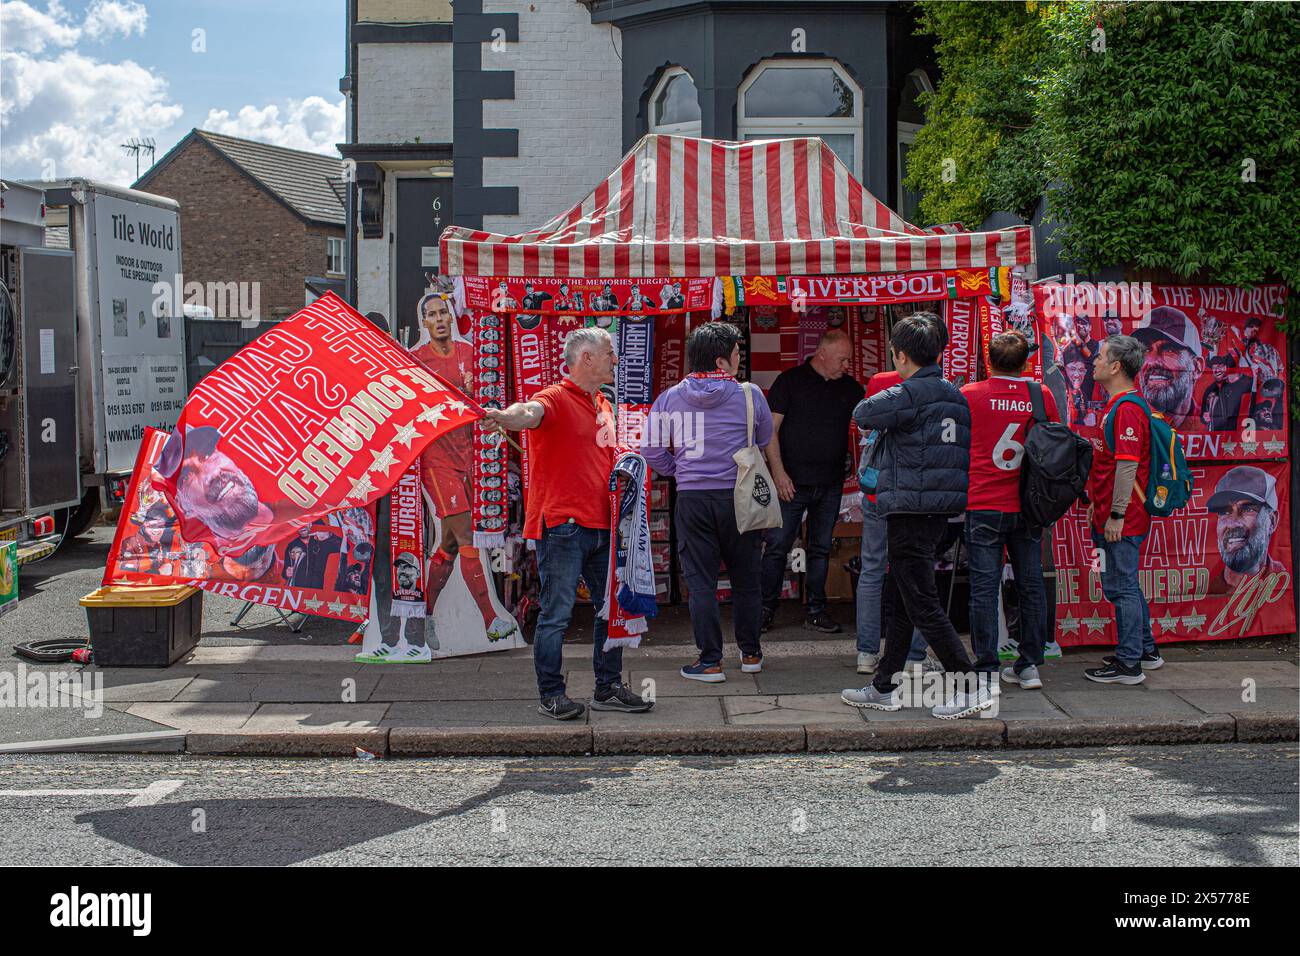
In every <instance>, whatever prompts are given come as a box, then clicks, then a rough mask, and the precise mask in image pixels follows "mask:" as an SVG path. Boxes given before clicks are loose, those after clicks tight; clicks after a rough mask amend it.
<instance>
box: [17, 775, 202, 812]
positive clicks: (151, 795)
mask: <svg viewBox="0 0 1300 956" xmlns="http://www.w3.org/2000/svg"><path fill="white" fill-rule="evenodd" d="M184 783H185V781H183V780H155V781H154V782H153V783H151V784H149V786H147V787H143V788H138V787H137V788H135V789H129V790H128V789H95V790H0V797H133V798H134V799H133V800H131V802H130V803H128V804H127V806H128V807H151V806H153V805H154V804H156V803H158V802H159V801H161V800H165V799H166V798H167V797H168V796H170V795H171V794H173V793H175V792H176V791H177V790H179V789H180V788H181V786H182V785H183V784H184Z"/></svg>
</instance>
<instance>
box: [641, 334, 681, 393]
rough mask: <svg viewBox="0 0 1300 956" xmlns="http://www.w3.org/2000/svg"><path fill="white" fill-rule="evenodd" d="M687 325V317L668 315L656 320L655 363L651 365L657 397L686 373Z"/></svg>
mask: <svg viewBox="0 0 1300 956" xmlns="http://www.w3.org/2000/svg"><path fill="white" fill-rule="evenodd" d="M687 325H688V321H687V316H685V315H666V316H664V317H663V318H662V319H656V320H655V328H654V350H653V354H654V361H653V362H651V363H650V365H651V374H652V375H653V376H654V392H653V394H655V395H658V394H659V393H660V392H662V391H665V390H666V389H670V388H672V387H673V386H674V385H676V384H677V383H678V382H680V381H681V380H682V375H683V374H684V373H685V372H686V330H687Z"/></svg>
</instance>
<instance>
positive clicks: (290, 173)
mask: <svg viewBox="0 0 1300 956" xmlns="http://www.w3.org/2000/svg"><path fill="white" fill-rule="evenodd" d="M192 135H194V136H198V137H200V138H202V139H203V140H205V141H206V142H208V143H209V144H210V145H211V146H212V147H213V148H214V149H216V150H217V151H218V152H220V153H221V154H222V155H224V156H225V157H226V158H227V159H229V160H230V161H231V162H232V163H234V164H235V165H236V166H238V167H239V168H240V169H242V170H243V171H244V172H245V173H247V174H248V175H249V176H251V177H252V178H253V179H255V180H257V182H259V183H261V185H262V186H264V187H265V188H266V189H267V190H268V191H269V192H271V193H272V194H274V195H275V196H276V197H278V198H279V199H280V200H281V201H282V202H284V203H285V204H286V205H288V206H289V207H290V208H292V209H293V210H294V211H295V212H297V213H298V214H299V215H300V216H302V217H303V218H305V219H308V220H310V221H311V222H321V223H329V224H331V225H337V226H342V225H344V224H345V216H346V212H345V210H344V208H343V203H342V202H341V201H340V200H339V194H336V193H335V191H334V189H333V188H331V186H330V180H334V182H335V183H336V184H337V183H338V182H339V181H341V180H342V179H343V160H341V159H338V158H336V157H333V156H322V155H321V154H320V153H308V152H304V151H303V150H299V149H286V148H285V147H283V146H271V145H270V144H268V143H258V142H254V141H253V140H249V139H240V138H238V137H236V136H227V135H225V134H224V133H210V132H208V131H207V130H202V129H196V130H194V132H193V134H192ZM164 159H166V157H164ZM161 166H162V163H159V164H158V166H155V167H154V169H158V168H160V167H161ZM147 178H148V174H146V175H145V176H144V177H142V180H141V181H142V182H143V181H144V180H145V179H147ZM143 188H148V187H147V186H145V187H143Z"/></svg>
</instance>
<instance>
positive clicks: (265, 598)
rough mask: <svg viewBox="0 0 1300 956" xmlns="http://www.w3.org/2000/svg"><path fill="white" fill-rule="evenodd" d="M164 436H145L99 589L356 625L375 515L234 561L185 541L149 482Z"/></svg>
mask: <svg viewBox="0 0 1300 956" xmlns="http://www.w3.org/2000/svg"><path fill="white" fill-rule="evenodd" d="M166 440H167V433H166V432H162V431H158V430H156V429H153V428H150V429H147V430H146V431H145V436H144V440H143V441H142V442H141V443H140V453H139V455H138V457H137V458H136V465H135V473H134V474H133V475H132V476H131V483H130V487H129V488H128V490H127V495H126V499H125V502H124V504H123V506H122V516H121V518H119V519H118V523H117V533H116V534H115V535H114V536H113V545H112V547H111V548H110V549H109V552H108V560H107V562H106V563H105V565H104V584H105V585H109V584H136V585H165V584H188V585H192V586H194V587H198V588H202V589H203V590H205V591H210V592H212V593H213V594H221V595H224V596H226V597H232V598H235V599H236V600H240V601H252V602H254V603H255V604H266V605H270V606H271V607H277V608H280V609H281V610H284V611H301V612H303V613H305V614H315V615H320V616H323V617H333V618H339V619H341V620H345V621H352V622H353V623H357V622H360V621H364V620H365V619H366V614H367V611H368V610H369V607H370V570H371V566H372V564H373V561H374V555H375V518H374V509H373V507H370V508H348V509H344V510H342V511H337V512H334V513H332V514H329V515H326V516H325V517H324V518H322V519H320V520H318V521H315V522H312V523H311V524H307V525H303V526H302V527H301V528H299V529H297V530H295V531H290V532H289V533H288V534H287V535H286V536H285V537H283V538H281V539H280V540H279V541H276V542H274V543H271V544H267V545H260V546H257V547H254V548H250V549H249V550H247V551H245V552H244V553H243V554H241V555H238V556H236V557H231V556H222V555H220V554H218V553H217V552H216V550H215V549H214V548H213V547H212V546H211V545H209V544H204V543H202V542H197V541H187V540H186V539H185V537H184V536H183V535H182V533H181V531H180V528H179V527H178V523H177V520H176V514H175V512H174V511H173V510H172V508H171V506H170V505H169V504H168V503H167V499H166V498H165V497H164V496H163V494H162V492H161V491H157V490H155V489H154V488H153V487H152V485H151V484H150V482H149V480H148V476H149V474H150V471H151V470H152V469H153V467H154V463H155V462H156V461H157V460H158V456H159V454H161V452H162V447H163V444H164V443H165V442H166Z"/></svg>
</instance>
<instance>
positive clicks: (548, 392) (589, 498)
mask: <svg viewBox="0 0 1300 956" xmlns="http://www.w3.org/2000/svg"><path fill="white" fill-rule="evenodd" d="M532 401H534V402H540V403H541V405H542V407H543V408H544V409H545V410H546V411H545V414H543V415H542V423H541V424H540V425H539V426H537V428H535V429H533V431H532V434H531V436H530V437H529V442H528V448H529V458H530V461H529V482H528V489H527V494H526V495H525V497H524V500H525V502H526V508H527V511H528V514H527V517H526V518H525V520H524V537H525V538H540V537H541V536H542V529H543V527H547V526H551V527H553V526H555V525H558V524H563V523H564V522H566V521H568V520H569V519H570V518H572V519H573V520H574V521H576V522H577V523H578V524H579V525H581V526H582V527H584V528H604V529H608V528H609V473H610V472H611V471H613V470H614V441H613V436H614V410H613V409H611V408H610V407H609V402H608V401H606V400H605V396H604V395H602V394H600V393H599V392H597V393H596V394H595V395H592V394H591V393H589V392H584V391H583V390H582V389H581V388H579V387H578V386H577V385H574V384H573V382H572V381H571V380H570V379H567V378H566V379H564V380H563V381H562V382H560V384H558V385H549V386H547V387H546V388H544V389H542V390H541V391H540V392H538V393H537V394H536V395H534V396H533V397H532Z"/></svg>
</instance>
